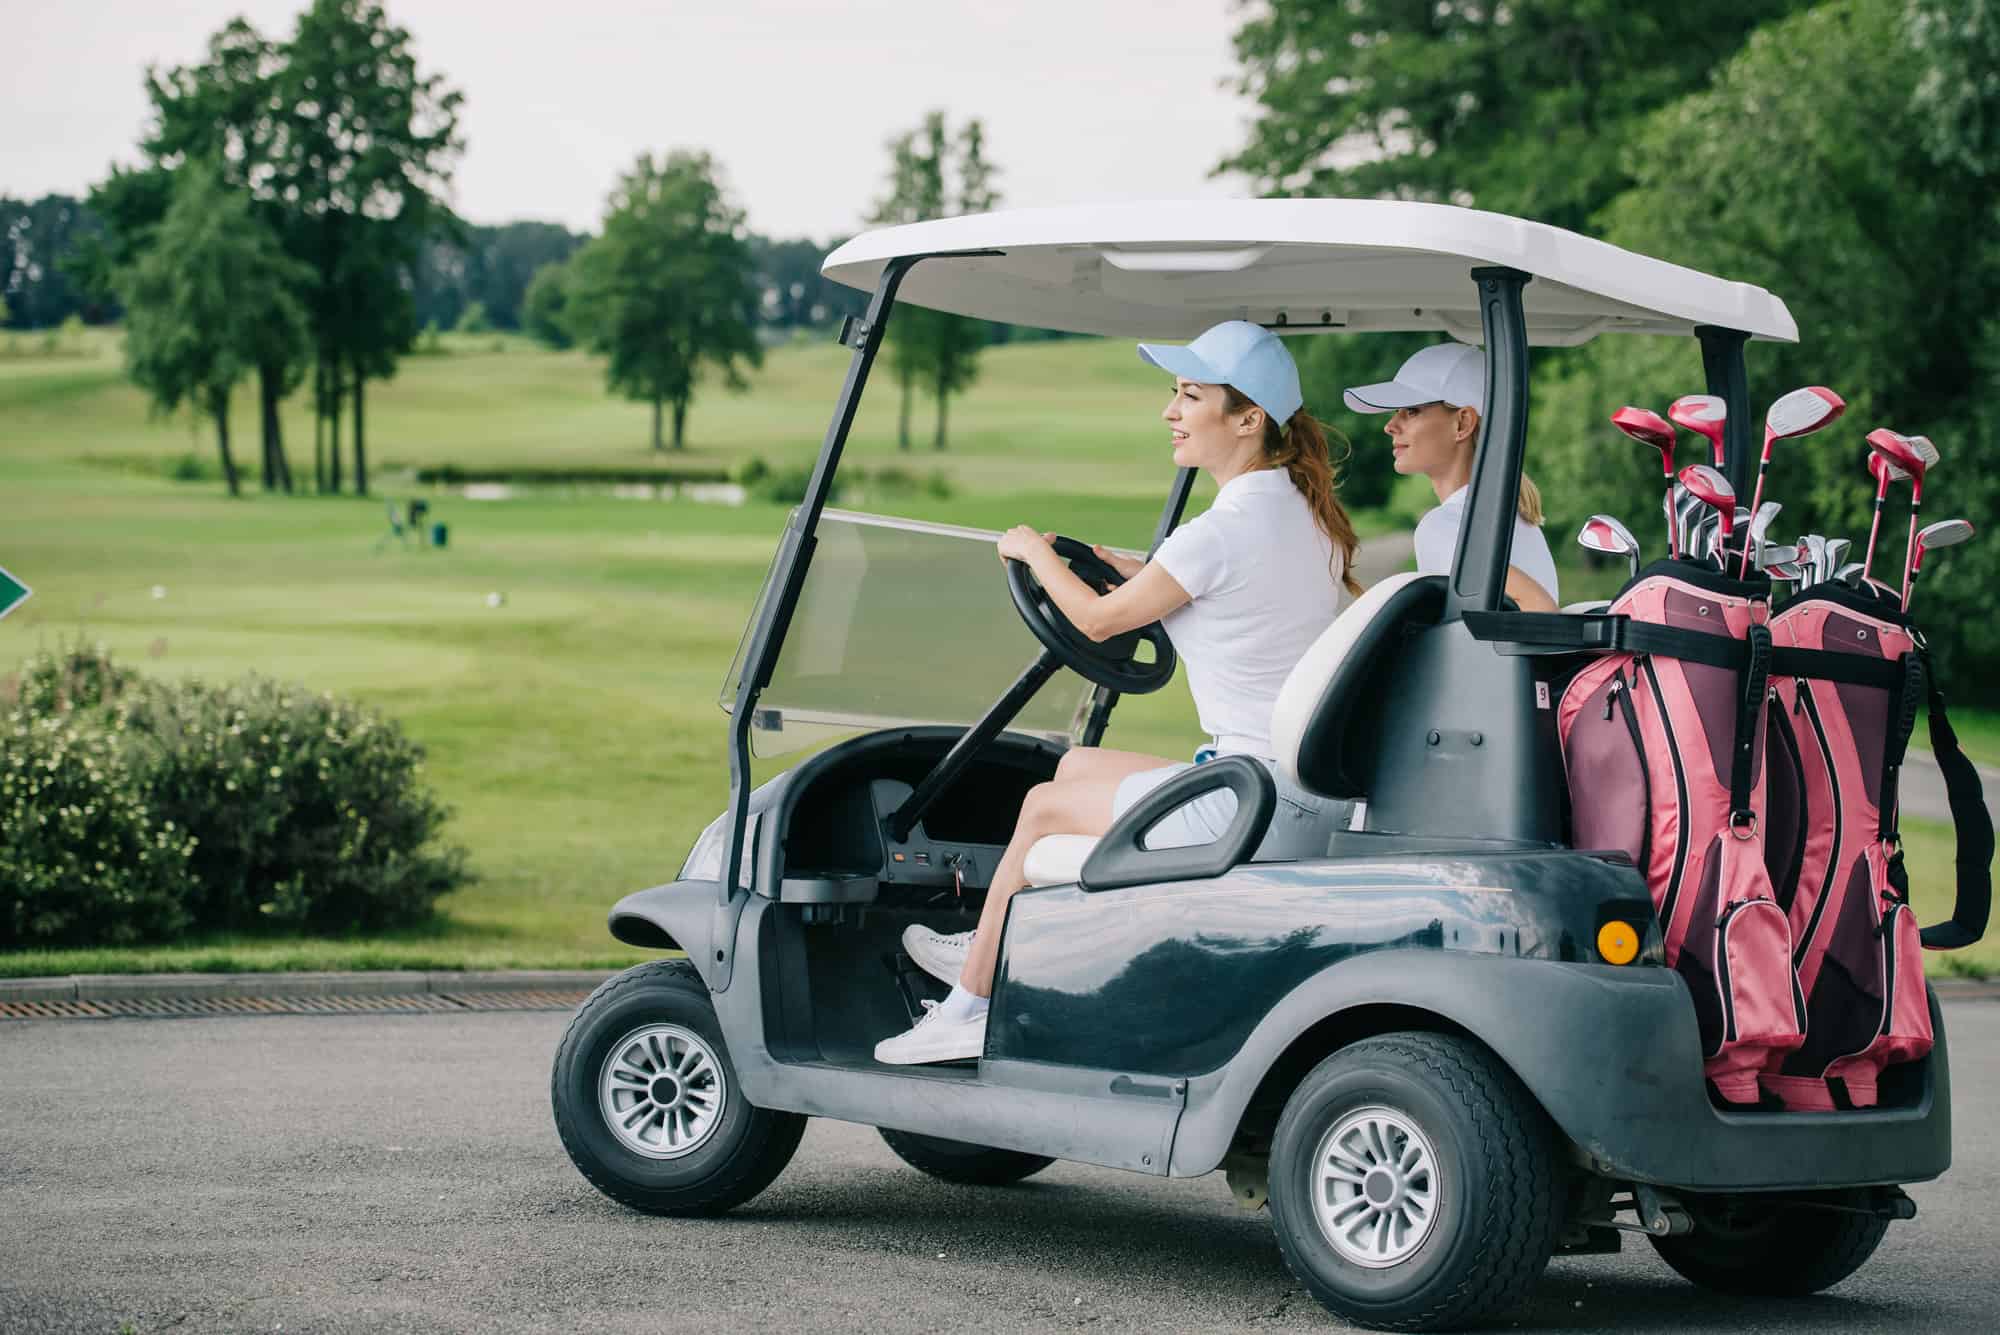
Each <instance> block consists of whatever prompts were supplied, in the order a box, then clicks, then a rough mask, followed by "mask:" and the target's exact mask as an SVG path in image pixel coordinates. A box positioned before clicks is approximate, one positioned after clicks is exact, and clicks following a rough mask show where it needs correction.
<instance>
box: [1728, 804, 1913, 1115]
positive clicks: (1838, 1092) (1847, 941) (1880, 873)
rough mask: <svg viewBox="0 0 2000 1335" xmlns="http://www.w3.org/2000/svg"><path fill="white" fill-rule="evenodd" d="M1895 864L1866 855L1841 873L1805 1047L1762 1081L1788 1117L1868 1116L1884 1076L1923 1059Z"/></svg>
mask: <svg viewBox="0 0 2000 1335" xmlns="http://www.w3.org/2000/svg"><path fill="white" fill-rule="evenodd" d="M1894 856H1896V855H1893V854H1888V853H1886V852H1885V851H1884V846H1883V845H1882V844H1880V843H1879V842H1878V843H1874V844H1871V845H1869V846H1868V847H1867V848H1866V849H1865V850H1864V851H1863V854H1862V856H1861V858H1860V859H1859V860H1858V861H1857V862H1856V863H1855V864H1854V865H1853V866H1852V867H1851V868H1850V869H1849V872H1848V875H1846V876H1845V877H1843V878H1842V879H1843V880H1844V882H1845V886H1844V888H1843V892H1842V893H1841V894H1840V895H1839V897H1838V899H1837V903H1836V907H1835V909H1834V910H1833V912H1832V914H1831V919H1832V921H1831V923H1830V926H1829V927H1828V929H1827V931H1826V933H1825V940H1824V945H1823V947H1822V949H1821V950H1820V952H1819V960H1818V965H1819V967H1818V970H1817V972H1816V974H1815V977H1814V982H1813V987H1812V990H1811V992H1810V993H1809V994H1808V996H1807V1000H1806V1041H1805V1043H1804V1044H1803V1045H1801V1046H1800V1047H1799V1048H1798V1050H1797V1051H1795V1052H1792V1053H1790V1054H1789V1055H1787V1056H1786V1057H1785V1058H1783V1060H1782V1061H1780V1062H1777V1063H1774V1066H1773V1069H1772V1070H1769V1071H1766V1072H1765V1073H1764V1076H1763V1086H1764V1088H1765V1089H1766V1090H1768V1091H1770V1092H1771V1093H1772V1094H1774V1095H1776V1096H1777V1097H1778V1099H1779V1101H1780V1102H1782V1103H1783V1104H1784V1105H1785V1106H1786V1107H1787V1108H1790V1109H1794V1110H1798V1111H1831V1110H1832V1109H1835V1108H1871V1107H1874V1106H1875V1103H1876V1100H1877V1083H1878V1081H1879V1079H1880V1077H1881V1073H1882V1070H1883V1068H1885V1067H1887V1066H1889V1065H1891V1064H1892V1063H1895V1062H1906V1061H1914V1060H1916V1059H1917V1058H1919V1057H1922V1056H1923V1055H1924V1054H1925V1053H1927V1052H1929V1051H1930V1050H1931V1044H1932V1033H1931V1016H1930V1005H1929V1001H1928V999H1927V997H1926V994H1925V991H1924V961H1923V949H1922V946H1921V944H1920V942H1919V940H1918V934H1917V924H1916V918H1915V915H1914V914H1913V913H1912V912H1911V911H1910V906H1909V904H1908V903H1907V902H1906V900H1905V899H1904V897H1903V896H1902V894H1901V892H1900V891H1899V890H1898V889H1897V887H1896V886H1895V885H1894V884H1893V880H1894V879H1897V877H1895V876H1893V875H1892V872H1891V868H1892V865H1893V862H1892V859H1893V858H1894Z"/></svg>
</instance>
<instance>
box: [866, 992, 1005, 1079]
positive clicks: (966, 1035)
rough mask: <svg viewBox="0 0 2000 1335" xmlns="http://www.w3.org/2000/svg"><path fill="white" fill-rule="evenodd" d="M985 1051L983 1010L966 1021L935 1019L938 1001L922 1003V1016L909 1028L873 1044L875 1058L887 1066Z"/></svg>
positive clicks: (965, 1057)
mask: <svg viewBox="0 0 2000 1335" xmlns="http://www.w3.org/2000/svg"><path fill="white" fill-rule="evenodd" d="M985 1050H986V1013H985V1012H984V1011H982V1012H980V1013H979V1014H978V1015H976V1016H974V1017H973V1018H972V1019H970V1020H945V1019H940V1018H938V1003H937V1002H935V1001H926V1002H925V1003H924V1018H923V1019H921V1020H919V1021H917V1022H916V1024H914V1025H912V1026H911V1027H910V1031H909V1032H908V1033H904V1034H898V1035H896V1036H895V1037H894V1038H885V1039H883V1040H882V1041H881V1042H880V1043H877V1044H876V1045H875V1060H876V1061H878V1062H884V1063H886V1064H888V1065H890V1066H920V1065H922V1064H923V1063H925V1062H959V1061H966V1060H968V1059H976V1058H977V1057H978V1056H979V1054H980V1053H982V1052H984V1051H985Z"/></svg>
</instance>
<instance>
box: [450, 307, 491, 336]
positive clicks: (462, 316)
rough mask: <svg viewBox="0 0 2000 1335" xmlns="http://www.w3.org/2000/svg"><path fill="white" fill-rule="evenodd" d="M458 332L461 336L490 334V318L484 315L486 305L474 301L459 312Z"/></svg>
mask: <svg viewBox="0 0 2000 1335" xmlns="http://www.w3.org/2000/svg"><path fill="white" fill-rule="evenodd" d="M458 332H459V333H461V334H490V333H492V332H493V320H492V317H490V316H488V315H487V314H486V303H485V302H483V301H474V302H471V303H468V304H467V306H466V308H465V309H464V310H463V311H461V312H459V316H458Z"/></svg>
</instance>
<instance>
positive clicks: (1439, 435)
mask: <svg viewBox="0 0 2000 1335" xmlns="http://www.w3.org/2000/svg"><path fill="white" fill-rule="evenodd" d="M1341 397H1342V398H1343V399H1344V400H1345V401H1346V403H1347V406H1348V407H1349V408H1352V409H1353V410H1354V411H1355V412H1357V413H1388V414H1389V422H1388V425H1387V426H1385V427H1384V428H1383V429H1384V430H1385V431H1387V432H1388V433H1389V439H1390V440H1391V441H1392V442H1394V444H1393V446H1392V448H1393V449H1394V450H1395V452H1396V471H1397V472H1398V473H1403V474H1421V475H1423V476H1424V477H1427V478H1429V479H1430V483H1431V488H1432V490H1434V491H1435V492H1436V493H1437V498H1438V506H1437V508H1436V509H1435V510H1432V511H1431V512H1430V513H1429V514H1426V515H1425V516H1424V517H1423V519H1422V520H1421V521H1419V522H1418V524H1417V573H1418V574H1421V575H1445V574H1449V573H1451V562H1452V557H1453V556H1454V555H1455V554H1456V553H1457V551H1458V530H1459V527H1460V525H1461V524H1462V523H1463V522H1464V520H1465V501H1466V496H1467V494H1468V493H1467V490H1466V485H1467V484H1468V483H1469V482H1471V481H1472V454H1473V447H1474V445H1475V444H1476V443H1477V442H1478V440H1479V405H1480V404H1482V403H1484V402H1485V401H1486V359H1485V357H1484V356H1483V355H1481V353H1480V351H1479V349H1478V348H1475V347H1471V346H1469V345H1467V344H1464V343H1440V344H1437V345H1436V346H1434V347H1429V348H1425V349H1424V350H1423V351H1421V352H1419V353H1417V354H1415V355H1414V356H1412V357H1411V358H1410V359H1409V360H1408V361H1406V362H1404V363H1403V365H1402V368H1401V369H1400V370H1398V371H1397V372H1396V378H1395V379H1394V380H1384V381H1381V382H1380V383H1378V384H1373V385H1360V386H1357V387H1356V388H1354V389H1350V390H1348V391H1347V392H1346V393H1344V394H1343V395H1341ZM1541 522H1542V501H1541V496H1540V495H1539V493H1537V492H1536V490H1535V485H1534V483H1532V482H1530V481H1529V480H1528V479H1527V478H1526V477H1525V476H1523V477H1522V479H1521V499H1520V509H1519V514H1518V516H1517V517H1516V518H1515V520H1514V547H1513V564H1512V565H1510V566H1508V568H1507V586H1506V590H1507V596H1508V597H1509V598H1512V599H1513V600H1514V602H1515V603H1516V604H1517V605H1518V606H1519V607H1520V609H1521V610H1522V611H1523V612H1553V611H1555V610H1556V601H1557V595H1556V562H1555V557H1554V556H1553V555H1551V554H1550V552H1549V543H1548V539H1547V538H1545V537H1543V536H1542V530H1541V527H1540V525H1541Z"/></svg>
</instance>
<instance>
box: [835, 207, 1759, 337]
mask: <svg viewBox="0 0 2000 1335" xmlns="http://www.w3.org/2000/svg"><path fill="white" fill-rule="evenodd" d="M977 250H994V251H999V252H1001V253H1000V254H998V255H991V256H980V257H966V258H954V259H951V260H949V261H945V262H937V263H930V264H919V265H918V266H917V267H916V268H915V269H913V270H911V271H910V274H909V276H908V277H907V278H906V279H905V280H904V282H903V285H902V289H901V291H900V292H899V293H898V300H901V301H908V302H913V303H915V304H916V305H919V306H928V307H931V308H933V309H936V310H941V311H951V312H954V313H956V314H959V315H971V316H977V317H979V318H981V319H986V320H997V321H1001V322H1003V323H1007V324H1018V325H1029V326H1034V327H1037V328H1043V329H1064V330H1070V331H1073V332H1076V333H1083V334H1107V335H1115V336H1120V337H1128V338H1192V337H1194V336H1195V335H1196V334H1199V333H1200V332H1201V331H1202V330H1204V329H1206V328H1208V327H1209V326H1210V325H1212V324H1215V323H1216V322H1217V321H1220V320H1252V321H1255V322H1257V323H1260V324H1264V325H1270V326H1273V327H1279V328H1282V329H1284V330H1287V331H1297V332H1301V333H1306V332H1312V331H1315V330H1325V331H1337V330H1345V331H1363V330H1371V331H1388V330H1442V331H1443V332H1445V333H1447V334H1450V335H1452V336H1453V337H1455V338H1458V339H1461V340H1463V341H1465V342H1469V343H1477V342H1479V341H1480V337H1481V330H1480V320H1479V309H1478V303H1477V300H1476V288H1475V285H1474V283H1473V282H1472V280H1471V278H1470V277H1469V271H1470V270H1471V269H1472V268H1474V267H1477V266H1479V265H1505V266H1507V267H1510V268H1514V269H1519V270H1521V271H1523V272H1525V273H1529V274H1532V275H1534V281H1533V282H1531V283H1529V284H1528V285H1527V287H1526V288H1525V289H1524V290H1523V292H1522V302H1523V305H1524V307H1525V308H1526V314H1527V324H1528V341H1529V342H1530V343H1536V344H1549V345H1557V346H1569V345H1574V344H1578V343H1586V342H1588V341H1590V340H1591V339H1593V338H1595V337H1596V336H1597V335H1599V334H1605V333H1639V334H1682V335H1687V334H1691V333H1692V332H1693V331H1694V329H1695V327H1696V326H1698V325H1718V326H1721V327H1723V328H1726V329H1735V330H1740V331H1742V332H1744V333H1747V334H1749V335H1751V336H1752V337H1755V338H1759V339H1772V340H1778V341H1782V342H1787V343H1791V342H1796V341H1797V340H1798V326H1797V325H1796V324H1794V323H1793V322H1792V317H1791V313H1790V312H1789V311H1787V310H1786V309H1785V303H1784V302H1782V301H1780V300H1778V298H1776V297H1774V296H1772V295H1771V294H1770V293H1769V292H1766V291H1764V289H1762V288H1760V287H1755V286H1752V285H1751V284H1749V283H1732V282H1730V281H1728V280H1727V279H1722V278H1714V277H1711V276H1709V275H1708V274H1704V273H1699V272H1697V271H1695V270H1693V269H1684V268H1682V267H1681V266H1679V265H1677V264H1668V263H1666V262H1665V261H1664V260H1656V259H1650V258H1648V257H1647V256H1644V255H1637V254H1634V253H1633V252H1631V251H1629V250H1620V249H1619V248H1618V247H1616V246H1612V245H1606V244H1605V243H1604V242H1602V241H1593V240H1591V239H1590V238H1589V237H1586V236H1579V235H1577V234H1576V233H1575V232H1569V231H1564V230H1563V229H1562V228H1560V227H1550V226H1547V225H1546V224H1543V223H1534V222H1524V221H1522V220H1521V219H1519V218H1510V217H1507V216H1506V215H1504V214H1499V213H1486V212H1483V211H1481V210H1479V209H1462V208H1456V207H1454V206H1452V205H1448V204H1415V203H1407V202H1403V201H1400V200H1378V199H1242V200H1194V201H1182V202H1167V203H1156V204H1097V205H1083V206H1074V207H1066V208H1044V209H1015V210H1010V211H1006V212H1001V213H979V214H971V215H968V216H966V217H962V218H942V219H938V220H937V221H934V222H921V223H909V224H905V225H903V226H900V227H885V228H882V229H881V230H879V231H873V232H864V233H862V234H861V235H860V236H857V237H855V238H854V239H853V240H852V241H849V242H848V243H847V244H846V245H844V246H842V247H840V249H838V250H836V251H834V252H833V254H831V255H829V256H827V259H826V263H825V265H824V266H823V267H822V272H824V273H825V274H826V276H827V277H829V278H832V279H834V280H836V281H838V282H841V283H845V284H847V285H848V286H849V287H856V288H860V289H862V290H863V291H871V290H873V289H874V287H875V283H876V280H877V279H878V278H879V277H880V276H881V273H882V269H883V266H884V265H885V264H886V263H887V262H888V261H889V260H891V259H894V258H896V257H898V256H903V255H926V254H935V253H937V252H941V251H977Z"/></svg>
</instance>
